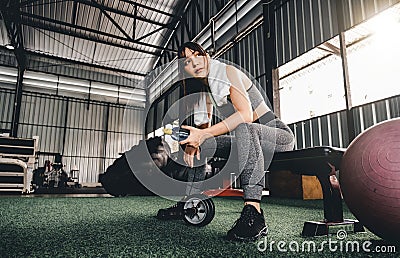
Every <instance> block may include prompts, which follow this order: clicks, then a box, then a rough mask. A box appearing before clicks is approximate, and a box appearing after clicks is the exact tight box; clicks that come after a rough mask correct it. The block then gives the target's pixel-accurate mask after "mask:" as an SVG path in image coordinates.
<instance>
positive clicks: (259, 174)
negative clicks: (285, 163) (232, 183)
mask: <svg viewBox="0 0 400 258" xmlns="http://www.w3.org/2000/svg"><path fill="white" fill-rule="evenodd" d="M233 134H234V135H221V136H217V137H214V138H210V139H208V140H206V141H205V142H204V143H203V144H202V145H201V146H200V153H201V157H202V158H201V160H205V158H206V157H220V158H225V159H228V162H227V163H230V164H229V167H231V168H232V167H236V168H238V169H239V173H240V180H241V185H242V188H243V192H244V199H245V200H248V201H260V200H261V197H262V190H263V189H264V187H265V180H264V172H265V167H264V165H267V166H268V165H269V164H270V162H271V160H272V157H273V154H274V152H282V151H289V150H292V149H293V147H294V135H293V133H292V131H291V130H290V128H289V127H288V126H287V125H285V124H284V123H283V122H282V121H280V120H279V119H277V118H276V119H274V120H272V121H270V122H268V123H267V124H265V125H263V124H258V123H242V124H240V125H239V126H238V127H237V128H236V129H235V130H234V131H233ZM231 154H232V155H231ZM204 179H205V166H204V165H200V164H199V166H197V167H195V168H193V169H190V170H189V174H188V182H192V183H193V184H189V187H188V189H187V191H186V194H193V193H198V192H199V191H201V187H202V184H201V182H202V181H203V180H204Z"/></svg>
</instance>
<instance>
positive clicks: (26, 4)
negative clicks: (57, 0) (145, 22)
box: [19, 0, 175, 17]
mask: <svg viewBox="0 0 400 258" xmlns="http://www.w3.org/2000/svg"><path fill="white" fill-rule="evenodd" d="M39 1H40V0H26V1H22V2H21V3H19V6H20V7H23V6H30V5H31V4H34V3H35V2H39ZM66 1H74V2H78V1H79V2H81V1H80V0H66ZM85 2H89V3H90V1H85ZM120 2H125V3H128V4H131V5H134V6H138V7H140V8H143V9H146V10H149V11H153V12H156V13H159V14H163V15H166V16H169V17H175V15H174V14H172V13H168V12H164V11H161V10H159V9H157V8H153V7H150V6H147V5H144V4H140V3H135V2H134V1H129V0H120ZM48 4H51V2H49V3H48ZM109 8H110V10H116V9H113V8H111V7H109ZM116 11H118V10H116Z"/></svg>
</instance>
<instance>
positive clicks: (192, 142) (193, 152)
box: [179, 125, 212, 168]
mask: <svg viewBox="0 0 400 258" xmlns="http://www.w3.org/2000/svg"><path fill="white" fill-rule="evenodd" d="M182 128H184V129H187V130H189V133H190V134H189V136H188V138H186V140H183V141H180V142H179V144H186V147H185V154H184V156H183V160H184V161H185V163H186V164H187V165H188V166H189V167H191V168H192V167H193V165H194V156H196V158H197V160H200V149H199V147H200V145H201V144H202V143H203V142H204V141H205V140H206V139H207V138H209V137H211V136H212V135H210V134H208V133H206V132H204V130H202V129H197V128H195V127H192V126H187V125H182Z"/></svg>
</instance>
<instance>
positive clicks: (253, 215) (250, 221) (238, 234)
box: [226, 204, 268, 241]
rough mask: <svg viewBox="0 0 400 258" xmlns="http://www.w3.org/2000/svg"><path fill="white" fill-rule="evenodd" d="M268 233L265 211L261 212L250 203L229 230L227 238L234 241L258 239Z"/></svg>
mask: <svg viewBox="0 0 400 258" xmlns="http://www.w3.org/2000/svg"><path fill="white" fill-rule="evenodd" d="M267 234H268V228H267V226H266V225H265V219H264V213H263V211H262V210H261V213H259V212H258V211H257V209H256V208H255V207H254V206H253V205H249V204H248V205H246V206H244V208H243V210H242V214H241V215H240V218H239V219H238V220H236V222H235V223H234V224H233V226H232V228H231V229H230V230H229V231H228V234H227V236H226V238H227V240H234V241H256V240H258V239H259V238H260V237H262V236H266V235H267Z"/></svg>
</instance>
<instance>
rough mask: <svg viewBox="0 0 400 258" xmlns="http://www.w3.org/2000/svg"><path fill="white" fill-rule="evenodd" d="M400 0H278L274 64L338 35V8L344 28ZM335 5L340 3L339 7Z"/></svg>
mask: <svg viewBox="0 0 400 258" xmlns="http://www.w3.org/2000/svg"><path fill="white" fill-rule="evenodd" d="M399 2H400V0H379V1H377V0H340V1H338V0H281V1H277V4H276V6H275V17H274V18H275V30H276V50H277V52H276V53H277V66H280V65H282V64H284V63H287V62H289V61H290V60H292V59H294V58H296V57H298V56H300V55H301V54H303V53H305V52H307V51H308V50H311V49H312V48H314V47H316V46H318V45H319V44H321V43H323V42H325V41H327V40H329V39H331V38H333V37H334V36H336V35H338V33H339V29H338V11H340V12H343V22H344V29H345V30H347V29H349V28H351V27H353V26H355V25H357V24H359V23H361V22H363V21H365V20H367V19H369V18H371V17H372V16H374V15H375V14H377V13H379V12H381V11H383V10H385V9H387V8H388V7H390V6H392V5H394V4H396V3H399ZM337 4H339V5H340V7H339V8H338V6H337Z"/></svg>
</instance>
